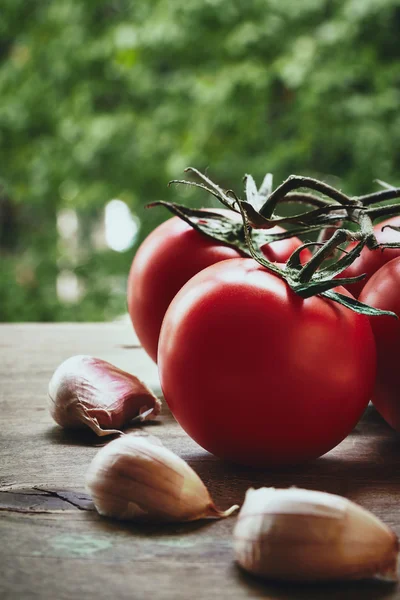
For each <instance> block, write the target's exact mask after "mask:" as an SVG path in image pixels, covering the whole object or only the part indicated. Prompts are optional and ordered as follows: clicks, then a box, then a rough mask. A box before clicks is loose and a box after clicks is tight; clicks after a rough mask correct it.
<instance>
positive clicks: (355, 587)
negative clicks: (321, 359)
mask: <svg viewBox="0 0 400 600" xmlns="http://www.w3.org/2000/svg"><path fill="white" fill-rule="evenodd" d="M73 354H93V355H95V356H99V357H101V358H104V359H106V360H109V361H111V362H113V363H114V364H116V365H118V366H119V367H121V368H124V369H126V370H128V371H131V372H133V373H135V374H137V375H138V376H140V377H141V378H142V379H144V380H145V381H146V382H147V383H148V384H150V385H151V386H153V388H155V389H156V390H157V389H158V379H157V369H156V367H155V365H153V363H152V362H151V361H150V360H149V359H148V358H147V357H146V356H145V354H144V352H143V351H142V350H141V349H140V347H139V345H138V343H137V340H136V339H135V337H134V335H133V333H132V331H131V329H130V326H129V325H128V324H123V323H121V324H101V325H98V324H90V325H72V324H62V325H33V324H32V325H2V326H0V408H1V412H0V414H1V417H0V542H1V543H0V598H1V599H2V600H29V599H40V600H42V599H47V598H49V599H50V598H51V599H54V600H82V599H88V600H89V599H97V600H102V599H107V600H109V599H110V598H115V599H129V600H146V599H147V598H148V599H152V600H153V599H154V600H158V599H162V600H164V599H171V600H172V599H188V600H189V599H192V598H193V599H196V600H202V599H208V598H216V599H219V598H222V599H225V598H227V599H229V600H236V599H238V600H239V599H242V598H270V599H282V600H283V599H285V600H286V599H292V598H302V599H303V598H304V599H307V600H309V599H310V600H312V599H314V598H319V599H322V598H323V599H324V600H328V599H330V598H344V599H346V598H357V599H358V598H360V599H361V598H364V599H365V598H367V599H368V598H374V599H375V598H399V599H400V591H399V589H398V587H397V586H396V585H389V584H385V583H382V582H359V583H347V584H346V583H345V584H335V585H332V584H331V585H321V584H319V585H301V586H300V585H293V584H292V585H288V584H278V583H271V582H261V581H259V580H256V579H254V578H252V577H250V576H247V575H245V574H243V573H242V572H241V571H240V570H239V569H238V568H237V567H236V566H235V564H234V562H233V557H232V530H233V526H234V522H235V517H231V518H229V519H226V520H221V521H207V522H198V523H192V524H186V525H184V524H183V525H169V526H163V527H160V526H158V527H156V526H154V525H153V526H147V527H146V526H143V525H142V526H138V525H132V524H131V525H129V524H124V523H119V522H114V521H111V520H107V519H104V518H101V517H99V516H98V515H97V514H96V512H95V511H94V510H93V506H92V504H91V502H90V498H89V497H88V495H87V494H86V492H85V487H84V478H85V471H86V469H87V466H88V465H89V463H90V461H91V459H92V458H93V456H94V455H95V453H96V452H97V450H98V447H97V446H96V444H97V445H98V444H99V443H103V441H104V440H100V439H99V438H96V437H95V436H94V435H92V434H91V433H90V432H89V433H87V434H79V435H78V434H71V433H69V434H67V433H65V432H63V431H62V430H61V429H60V428H59V427H58V426H56V425H55V424H54V423H53V422H52V420H51V417H50V415H49V413H48V410H47V384H48V381H49V378H50V376H51V374H52V372H53V371H54V369H55V368H56V367H57V366H58V364H59V363H60V362H62V361H63V360H64V359H65V358H67V357H69V356H71V355H73ZM305 418H307V417H306V415H305ZM299 426H301V424H300V423H299ZM147 429H148V431H151V432H152V433H155V434H156V435H158V436H159V437H160V438H161V439H162V440H163V442H164V443H165V444H166V445H167V446H168V447H170V448H171V449H172V450H173V451H175V452H176V453H178V454H179V455H180V456H182V457H183V458H184V459H186V460H187V461H188V462H189V463H190V464H191V465H192V467H193V468H194V469H195V470H196V471H197V472H198V473H199V475H200V476H201V477H202V478H203V480H204V481H205V483H206V484H207V485H208V486H209V489H210V491H211V493H212V495H213V497H214V499H215V501H216V503H217V505H218V506H219V507H220V508H227V507H229V506H230V505H231V504H233V503H239V504H240V503H241V502H242V501H243V498H244V494H245V492H246V490H247V489H248V488H249V487H251V486H253V487H260V486H277V487H278V486H284V487H286V486H290V485H296V486H299V487H300V486H301V487H307V488H313V489H318V490H324V491H328V492H333V493H337V494H341V495H344V496H347V497H349V498H351V499H352V500H355V501H357V502H359V503H360V504H362V505H363V506H364V507H366V508H368V509H370V510H372V511H373V512H374V513H375V514H376V515H377V516H379V517H381V518H382V519H383V520H384V521H385V522H386V523H387V524H388V525H390V526H391V527H393V529H394V530H395V531H396V533H397V534H398V535H399V534H400V508H399V506H400V468H399V467H400V452H399V444H400V440H399V438H398V437H397V436H396V434H394V433H393V432H392V431H391V430H390V429H389V428H388V427H387V426H386V425H385V424H384V422H383V421H382V420H381V419H380V417H379V416H378V415H377V413H376V412H375V411H374V410H373V409H369V410H368V411H367V413H366V415H365V416H364V418H363V420H362V422H361V423H360V424H359V425H358V426H357V428H356V430H355V431H354V432H353V434H352V435H351V436H349V437H348V438H347V440H345V441H344V442H342V444H340V445H339V446H338V447H337V448H336V449H335V450H333V451H332V452H330V453H329V454H327V455H326V456H324V457H323V458H321V459H319V460H317V461H314V462H313V463H311V464H308V465H306V466H303V467H297V468H295V469H293V468H292V469H286V470H277V471H271V470H263V471H252V470H251V469H246V468H243V467H237V466H233V465H230V464H224V463H223V462H222V461H220V460H218V459H217V458H215V457H213V456H211V455H210V454H208V453H207V452H205V451H203V450H202V449H201V448H200V447H199V446H197V445H196V444H195V443H194V442H192V441H191V440H190V439H189V438H188V437H187V436H186V434H185V433H184V432H183V431H182V430H181V428H180V427H179V426H178V425H177V424H176V423H175V421H174V420H173V418H172V416H171V415H170V413H169V412H168V410H167V408H166V407H165V406H164V407H163V413H162V416H161V418H160V420H159V422H158V423H157V424H154V425H147Z"/></svg>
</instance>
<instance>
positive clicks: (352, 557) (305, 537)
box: [234, 488, 399, 581]
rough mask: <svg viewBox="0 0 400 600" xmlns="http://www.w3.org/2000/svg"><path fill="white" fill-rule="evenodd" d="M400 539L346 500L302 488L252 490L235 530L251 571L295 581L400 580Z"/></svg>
mask: <svg viewBox="0 0 400 600" xmlns="http://www.w3.org/2000/svg"><path fill="white" fill-rule="evenodd" d="M398 550H399V548H398V539H397V537H396V535H395V534H394V532H393V531H392V530H391V529H389V527H387V526H386V525H385V524H384V523H383V522H382V521H380V520H379V519H378V518H377V517H375V516H374V515H373V514H372V513H371V512H369V511H367V510H365V509H364V508H362V507H361V506H359V505H357V504H355V503H354V502H351V501H350V500H348V499H346V498H342V497H341V496H336V495H334V494H328V493H325V492H318V491H311V490H303V489H297V488H289V489H275V488H261V489H258V490H254V489H250V490H248V492H247V494H246V498H245V502H244V504H243V506H242V508H241V510H240V513H239V515H238V520H237V523H236V526H235V530H234V552H235V558H236V561H237V562H238V563H239V565H240V566H241V567H243V568H244V569H245V570H246V571H249V572H250V573H253V574H255V575H259V576H262V577H268V578H271V579H281V580H290V581H323V580H335V579H341V580H344V579H365V578H371V577H374V576H379V577H383V578H386V579H389V580H396V579H397V557H398Z"/></svg>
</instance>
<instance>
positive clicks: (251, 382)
mask: <svg viewBox="0 0 400 600" xmlns="http://www.w3.org/2000/svg"><path fill="white" fill-rule="evenodd" d="M336 291H338V292H340V293H341V294H343V296H347V297H348V298H349V299H350V298H351V296H350V294H349V293H348V292H346V291H345V290H344V288H338V289H337V290H336ZM158 364H159V374H160V381H161V386H162V390H163V393H164V396H165V399H166V401H167V403H168V405H169V407H170V409H171V411H172V413H173V414H174V416H175V418H176V419H177V421H178V422H179V423H180V424H181V426H182V427H183V428H184V429H185V431H186V432H187V433H188V434H189V435H190V436H191V437H192V438H193V439H194V440H195V441H196V442H197V443H198V444H200V446H202V447H203V448H205V449H206V450H208V451H209V452H212V453H214V454H216V455H217V456H220V457H222V458H225V459H228V460H231V461H234V462H237V463H242V464H246V465H250V466H268V465H283V464H295V463H299V462H302V461H306V460H310V459H313V458H316V457H318V456H320V455H322V454H324V453H325V452H328V451H329V450H330V449H331V448H333V447H334V446H336V445H337V444H338V443H339V442H340V441H341V440H342V439H344V437H345V436H346V435H347V434H348V433H350V431H351V430H352V428H353V427H354V426H355V425H356V423H357V421H358V420H359V418H360V417H361V415H362V413H363V411H364V409H365V407H366V406H367V403H368V401H369V398H370V395H371V392H372V388H373V384H374V378H375V344H374V339H373V335H372V332H371V328H370V325H369V321H368V318H367V317H366V316H364V315H361V314H357V313H355V312H353V311H351V310H349V309H348V308H346V307H345V306H343V305H341V304H337V303H335V302H333V301H331V300H329V299H328V298H323V297H320V296H312V297H309V298H301V297H300V296H299V295H298V294H296V293H295V292H294V291H293V290H292V289H290V287H289V285H288V284H287V282H286V281H284V280H283V279H282V278H280V277H279V276H277V275H276V274H274V273H272V272H270V271H268V270H267V269H265V268H264V267H262V266H260V265H259V264H257V263H256V262H255V261H253V260H252V259H237V260H229V261H224V262H221V263H219V264H215V265H213V266H210V267H208V268H207V269H204V270H203V271H201V272H200V273H198V274H197V275H195V276H194V277H193V278H192V279H191V280H190V281H189V282H187V283H186V284H185V285H184V286H183V288H182V289H181V290H180V291H179V293H178V294H177V295H176V297H175V298H174V300H173V301H172V303H171V304H170V306H169V308H168V310H167V313H166V315H165V318H164V322H163V325H162V329H161V335H160V342H159V349H158Z"/></svg>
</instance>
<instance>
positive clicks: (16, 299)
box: [0, 0, 400, 321]
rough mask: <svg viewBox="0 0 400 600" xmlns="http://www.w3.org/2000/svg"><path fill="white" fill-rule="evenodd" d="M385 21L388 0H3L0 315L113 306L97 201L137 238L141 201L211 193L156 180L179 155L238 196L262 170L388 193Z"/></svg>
mask: <svg viewBox="0 0 400 600" xmlns="http://www.w3.org/2000/svg"><path fill="white" fill-rule="evenodd" d="M399 30H400V5H399V3H398V1H396V0H338V1H337V2H331V1H330V0H301V1H299V2H294V1H293V0H2V6H1V13H0V61H1V62H0V98H1V102H0V153H1V156H0V260H1V263H0V264H1V266H0V319H1V320H2V321H25V320H38V321H54V320H103V319H110V318H112V317H114V316H116V315H119V314H121V313H123V312H124V310H125V281H126V277H127V274H128V270H129V266H130V263H131V260H132V256H133V253H134V248H133V249H130V250H128V251H126V252H115V251H113V250H110V249H107V248H104V247H101V248H99V247H97V246H98V245H96V241H95V229H96V227H97V226H98V224H99V223H101V221H102V219H103V214H104V206H105V204H106V203H107V202H108V201H109V200H110V199H112V198H120V199H122V200H123V201H125V202H126V203H127V204H128V205H129V206H130V208H131V210H132V212H133V213H134V214H136V215H137V217H138V219H139V220H140V222H141V227H140V235H139V237H138V240H137V243H138V242H139V241H140V240H141V239H143V237H144V236H145V235H146V234H147V233H148V232H149V231H150V230H151V229H152V228H153V227H154V226H155V225H156V224H157V223H159V222H161V221H162V220H164V219H165V218H166V217H167V215H166V214H165V213H164V212H163V209H162V208H154V209H151V210H146V209H145V208H144V207H145V204H146V203H147V202H149V201H152V200H158V199H170V200H171V199H175V200H178V201H187V202H191V203H192V204H195V205H201V204H203V205H206V204H210V203H212V199H210V198H207V197H206V195H202V194H201V193H200V192H198V193H197V192H196V191H193V190H191V189H183V188H176V187H175V188H167V182H168V181H169V180H170V179H173V178H181V177H182V175H183V169H184V168H185V167H186V166H188V165H192V166H196V167H198V168H199V169H201V170H205V169H208V173H209V174H210V176H212V178H213V179H214V180H216V181H218V182H219V183H221V184H222V185H225V186H229V187H233V188H234V189H236V190H237V191H241V188H242V176H243V174H244V173H245V172H250V173H252V174H253V175H254V176H255V177H256V180H258V181H260V179H261V178H262V177H263V175H264V173H265V172H266V171H271V172H273V173H274V177H275V183H276V184H278V183H279V182H280V181H281V180H282V179H284V178H285V177H287V176H288V175H289V174H290V173H301V174H308V175H314V176H317V177H319V178H323V179H325V180H328V181H331V182H333V183H334V184H335V185H338V186H339V187H341V188H342V189H344V190H345V191H347V192H348V193H353V194H358V193H364V192H368V191H372V190H373V189H374V184H373V179H374V178H380V179H383V180H386V181H389V182H391V183H393V184H396V185H399V184H400V176H399V173H398V171H397V166H398V157H399V152H400V111H399V110H398V108H399V105H400V65H399V57H400V46H399V43H398V32H399ZM66 209H73V210H75V211H76V214H77V216H78V219H79V227H78V231H77V234H76V236H77V239H76V240H75V241H74V244H75V246H74V248H73V249H72V250H71V248H69V247H68V244H67V243H66V241H65V240H62V239H60V235H59V232H58V230H57V227H56V223H57V215H59V214H60V211H62V210H64V211H65V210H66ZM61 272H67V273H72V274H73V275H75V276H76V277H77V278H78V281H79V285H81V286H82V290H83V292H82V297H81V299H80V301H79V302H75V303H71V302H63V301H62V300H60V298H59V297H58V296H57V290H56V280H57V277H58V276H59V274H60V273H61Z"/></svg>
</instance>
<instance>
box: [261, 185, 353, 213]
mask: <svg viewBox="0 0 400 600" xmlns="http://www.w3.org/2000/svg"><path fill="white" fill-rule="evenodd" d="M304 187H308V188H310V189H312V190H315V191H317V192H321V193H322V194H324V195H325V196H327V197H328V198H332V200H336V202H338V203H339V204H342V205H343V206H354V205H357V204H358V201H357V200H355V199H352V198H349V196H346V194H343V193H342V192H340V191H339V190H336V189H335V188H333V187H331V186H330V185H328V184H327V183H324V182H322V181H318V180H317V179H313V178H312V177H299V176H298V175H291V176H290V177H288V179H286V181H284V182H283V183H282V184H281V185H280V186H279V187H277V188H276V190H275V191H274V192H272V194H271V195H270V196H269V198H268V199H267V201H266V202H265V203H264V205H263V206H262V207H261V210H260V214H261V215H263V216H264V217H266V218H270V217H271V215H272V213H273V212H274V210H275V208H276V205H277V203H278V202H279V201H280V200H281V198H283V197H284V196H286V194H287V193H288V192H291V191H292V190H296V189H298V188H304Z"/></svg>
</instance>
